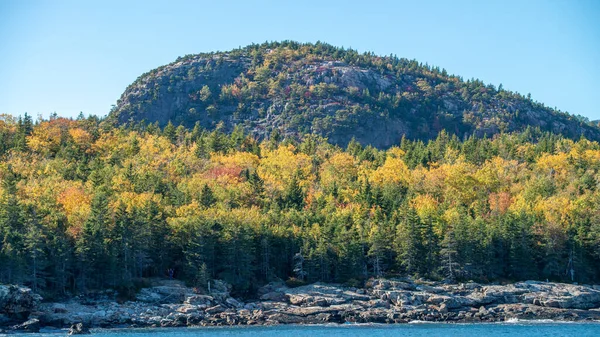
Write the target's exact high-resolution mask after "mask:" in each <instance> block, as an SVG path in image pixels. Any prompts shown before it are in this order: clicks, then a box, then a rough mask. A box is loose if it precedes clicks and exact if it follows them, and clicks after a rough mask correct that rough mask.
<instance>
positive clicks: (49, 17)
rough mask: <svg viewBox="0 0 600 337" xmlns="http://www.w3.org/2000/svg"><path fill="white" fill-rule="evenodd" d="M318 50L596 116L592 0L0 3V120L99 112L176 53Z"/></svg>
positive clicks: (597, 12) (595, 0) (599, 11)
mask: <svg viewBox="0 0 600 337" xmlns="http://www.w3.org/2000/svg"><path fill="white" fill-rule="evenodd" d="M280 40H295V41H299V42H316V41H323V42H327V43H329V44H332V45H335V46H340V47H345V48H353V49H356V50H358V51H360V52H374V53H375V54H378V55H390V54H395V55H397V56H399V57H405V58H408V59H416V60H418V61H419V62H422V63H428V64H429V65H434V66H439V67H440V68H444V69H446V70H447V71H448V72H449V73H451V74H456V75H460V76H462V77H463V78H464V79H470V78H478V79H480V80H482V81H484V82H485V83H491V84H494V85H496V86H497V85H499V84H502V85H503V86H504V88H505V89H507V90H512V91H517V92H520V93H522V94H527V93H531V96H532V98H533V99H534V100H536V101H539V102H542V103H544V104H546V105H547V106H550V107H557V108H558V109H560V110H563V111H568V112H569V113H572V114H579V115H582V116H585V117H588V118H590V119H591V120H595V119H600V103H598V102H599V100H598V98H600V0H545V1H541V0H502V1H499V0H480V1H474V0H471V1H467V0H438V1H433V0H421V1H415V0H411V1H404V0H396V1H377V0H371V1H364V0H363V1H354V0H345V1H327V0H320V1H313V0H298V1H287V0H279V1H252V0H246V1H234V0H212V1H201V0H197V1H183V0H169V1H158V0H143V1H142V0H139V1H138V0H135V1H134V0H118V1H115V0H77V1H75V0H0V113H8V114H12V115H20V114H23V113H25V112H28V113H29V114H30V115H33V116H34V117H35V116H38V115H42V116H44V117H48V116H49V115H50V114H51V113H54V112H56V113H57V114H58V115H59V116H66V117H75V116H77V115H78V114H79V113H80V112H83V113H84V114H85V115H88V114H95V115H106V114H107V113H108V112H109V111H110V108H111V106H112V105H113V104H116V101H117V100H118V98H119V97H120V95H121V93H122V92H123V91H124V90H125V88H126V87H127V85H129V84H130V83H132V82H133V81H134V80H135V79H136V78H137V77H138V76H139V75H141V74H143V73H145V72H147V71H149V70H151V69H153V68H156V67H158V66H160V65H164V64H167V63H170V62H172V61H174V60H175V59H176V58H177V57H178V56H183V55H186V54H194V53H199V52H209V51H217V50H219V51H226V50H231V49H233V48H237V47H240V46H246V45H248V44H251V43H261V42H265V41H280Z"/></svg>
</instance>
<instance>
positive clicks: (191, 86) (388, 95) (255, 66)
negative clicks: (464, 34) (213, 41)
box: [109, 42, 600, 148]
mask: <svg viewBox="0 0 600 337" xmlns="http://www.w3.org/2000/svg"><path fill="white" fill-rule="evenodd" d="M109 120H111V121H113V122H118V123H130V122H132V123H136V122H140V121H143V120H144V121H146V122H158V123H159V124H160V125H161V126H164V125H166V124H167V123H168V122H169V121H171V122H172V123H173V124H175V125H179V124H182V125H184V126H187V127H192V126H194V124H195V123H196V122H199V123H200V124H201V126H203V127H205V128H208V129H212V128H214V127H216V125H217V124H219V123H220V122H222V123H223V127H224V128H225V129H226V130H230V129H232V128H233V126H234V125H237V124H240V125H243V126H244V127H245V129H246V130H247V131H249V132H250V133H252V134H254V135H256V136H258V137H265V136H268V135H269V134H270V133H271V132H272V131H273V130H275V129H277V130H278V131H279V132H280V133H282V134H283V135H284V136H287V137H300V136H302V135H303V134H307V133H315V134H319V135H321V136H324V137H327V138H329V140H330V141H331V142H332V143H335V144H339V145H342V146H343V145H345V144H347V143H348V142H349V141H350V140H351V139H352V138H353V137H355V138H356V139H357V140H358V141H359V142H361V143H363V144H371V145H374V146H376V147H382V148H385V147H389V146H391V145H393V144H397V143H398V142H399V140H400V139H401V138H402V136H403V135H405V136H406V137H408V138H418V139H429V138H431V137H434V136H435V135H437V133H438V132H439V131H441V130H442V129H445V130H447V131H448V132H450V133H451V134H456V135H458V136H459V137H464V136H465V135H470V134H476V135H477V136H484V135H487V136H491V135H493V134H496V133H499V132H510V131H519V130H522V129H525V128H526V127H528V126H532V127H539V128H540V129H541V130H544V131H550V132H554V133H559V134H562V135H564V136H566V137H570V138H579V137H580V136H581V135H584V136H585V137H587V138H589V139H593V140H600V128H598V127H597V126H594V125H593V123H590V122H589V121H587V120H586V119H585V118H582V117H580V116H573V115H569V114H567V113H564V112H560V111H557V110H554V109H551V108H548V107H545V106H544V105H543V104H541V103H538V102H534V101H533V100H532V99H531V98H530V97H529V95H528V97H525V96H523V95H521V94H518V93H515V92H511V91H508V90H506V89H503V88H502V85H500V86H499V87H495V86H494V85H485V84H484V83H483V82H481V81H478V80H468V81H464V80H463V79H462V78H460V77H458V76H453V75H449V74H448V73H447V72H446V71H445V70H440V69H439V68H436V67H431V66H428V65H423V64H420V63H418V62H417V61H414V60H407V59H401V58H397V57H395V56H388V57H380V56H376V55H373V54H371V53H366V54H359V53H357V52H356V51H354V50H345V49H343V48H336V47H333V46H331V45H327V44H323V43H316V44H299V43H296V42H281V43H265V44H261V45H250V46H248V47H245V48H240V49H237V50H233V51H230V52H215V53H205V54H197V55H188V56H185V57H181V58H178V59H177V60H176V61H175V62H173V63H171V64H168V65H165V66H162V67H159V68H157V69H154V70H151V71H150V72H148V73H146V74H143V75H142V76H140V77H139V78H138V79H137V80H136V81H135V82H134V83H132V84H131V85H130V86H129V87H128V88H127V89H126V90H125V92H124V93H123V95H122V96H121V98H120V99H119V101H118V103H117V105H116V106H115V108H114V109H113V110H112V111H111V113H110V115H109Z"/></svg>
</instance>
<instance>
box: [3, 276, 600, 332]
mask: <svg viewBox="0 0 600 337" xmlns="http://www.w3.org/2000/svg"><path fill="white" fill-rule="evenodd" d="M7 288H10V290H7ZM213 289H214V290H213V292H212V293H209V294H200V293H198V292H196V291H194V289H192V288H188V287H185V286H184V285H183V283H181V282H178V281H160V284H156V285H155V286H153V287H150V288H145V289H143V290H142V291H140V292H139V294H138V297H137V300H136V301H128V302H123V303H117V302H116V301H115V296H114V294H112V293H104V294H103V295H102V296H95V297H94V298H90V297H79V298H76V299H72V300H70V301H68V302H62V303H43V304H39V300H40V298H39V296H37V295H35V294H32V293H31V291H30V290H28V289H26V288H23V287H14V286H12V288H11V287H10V286H8V287H7V286H0V304H1V305H2V306H0V310H1V311H0V319H2V320H1V321H0V328H1V329H4V330H6V331H11V330H19V331H32V332H33V331H37V330H38V325H39V326H41V327H57V328H68V327H73V326H77V324H83V326H85V327H91V328H94V327H104V328H110V327H179V326H217V325H256V324H263V325H274V324H320V323H346V322H349V323H407V322H410V321H415V320H420V321H435V322H502V321H507V320H510V319H552V320H561V321H584V320H600V286H589V285H572V284H563V283H551V282H538V281H526V282H519V283H514V284H507V285H482V284H477V283H461V284H444V283H439V282H430V281H423V280H412V279H374V280H370V281H369V282H368V283H367V284H366V286H365V287H364V288H352V287H343V286H340V285H335V284H322V283H315V284H310V285H305V286H300V287H296V288H289V287H287V286H286V285H285V284H283V283H270V284H268V285H266V286H264V287H262V288H261V289H259V291H258V295H257V296H258V298H257V299H254V300H247V301H246V302H244V301H242V300H240V299H235V298H233V297H231V296H230V295H229V287H228V286H227V285H226V284H225V283H224V282H220V281H216V284H215V287H214V288H213ZM17 290H18V291H17ZM17 293H18V294H20V295H19V296H24V298H23V299H22V301H21V300H20V299H15V297H14V296H16V295H15V294H17ZM7 296H8V297H7ZM15 303H22V304H21V305H16V304H15ZM25 304H27V305H25ZM15 312H18V315H16V316H15ZM16 317H18V318H19V319H20V320H21V321H20V322H16V323H15V319H16ZM9 318H10V319H9ZM27 322H29V323H28V324H24V323H27ZM31 322H34V323H35V324H34V328H31V325H32V323H31ZM27 327H29V328H27Z"/></svg>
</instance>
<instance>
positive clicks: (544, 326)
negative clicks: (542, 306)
mask: <svg viewBox="0 0 600 337" xmlns="http://www.w3.org/2000/svg"><path fill="white" fill-rule="evenodd" d="M92 333H93V334H92V336H91V337H197V336H199V337H203V336H216V337H219V336H235V337H241V336H259V337H287V336H298V337H304V336H306V337H335V336H343V337H354V336H368V337H388V336H403V337H404V336H407V337H421V336H423V337H424V336H427V337H429V336H444V337H446V336H461V337H469V336H475V337H487V336H533V337H537V336H550V337H553V336H576V337H587V336H590V337H591V336H594V337H598V336H600V323H553V322H535V323H532V322H514V323H496V324H494V323H490V324H444V323H422V324H418V323H417V324H392V325H372V324H366V325H312V326H297V325H296V326H294V325H284V326H251V327H206V328H173V329H169V328H161V329H111V330H103V329H95V330H92ZM65 334H66V333H65V331H59V330H57V331H52V332H48V331H46V332H42V333H40V334H34V335H32V334H15V335H10V336H15V337H17V336H18V337H25V336H27V337H58V336H64V335H65Z"/></svg>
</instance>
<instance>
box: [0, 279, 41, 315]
mask: <svg viewBox="0 0 600 337" xmlns="http://www.w3.org/2000/svg"><path fill="white" fill-rule="evenodd" d="M41 300H42V297H41V296H39V295H38V294H35V293H34V292H33V291H32V290H31V289H29V288H26V287H21V286H16V285H0V320H2V316H4V317H5V319H7V320H18V321H22V320H26V319H27V318H28V317H29V314H30V313H31V312H32V311H34V310H35V309H36V308H37V306H38V304H39V303H40V301H41Z"/></svg>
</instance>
